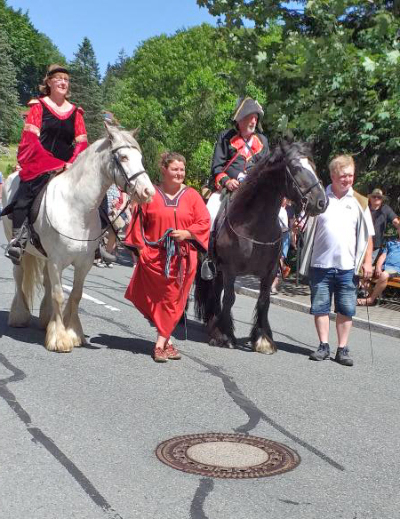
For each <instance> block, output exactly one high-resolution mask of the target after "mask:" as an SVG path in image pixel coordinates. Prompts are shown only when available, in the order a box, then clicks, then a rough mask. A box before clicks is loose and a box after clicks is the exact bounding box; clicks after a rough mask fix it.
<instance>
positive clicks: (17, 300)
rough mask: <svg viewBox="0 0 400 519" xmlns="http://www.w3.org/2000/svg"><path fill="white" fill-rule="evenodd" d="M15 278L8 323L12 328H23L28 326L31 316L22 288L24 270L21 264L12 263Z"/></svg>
mask: <svg viewBox="0 0 400 519" xmlns="http://www.w3.org/2000/svg"><path fill="white" fill-rule="evenodd" d="M13 275H14V280H15V289H16V291H15V295H14V299H13V302H12V304H11V310H10V313H9V315H8V325H9V326H12V327H14V328H23V327H25V326H28V324H29V320H30V318H31V312H30V310H29V306H28V302H27V300H26V297H25V294H24V292H23V290H22V282H23V279H24V271H23V267H22V264H21V265H14V270H13Z"/></svg>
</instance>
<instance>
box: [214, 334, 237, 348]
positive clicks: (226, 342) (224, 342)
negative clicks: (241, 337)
mask: <svg viewBox="0 0 400 519" xmlns="http://www.w3.org/2000/svg"><path fill="white" fill-rule="evenodd" d="M208 344H209V345H210V346H216V347H218V348H228V349H229V350H233V349H234V348H235V345H236V341H235V340H234V339H230V338H229V337H227V336H226V335H223V336H221V337H218V338H216V337H212V338H211V339H210V340H209V342H208Z"/></svg>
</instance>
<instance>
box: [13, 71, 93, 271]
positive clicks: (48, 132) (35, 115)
mask: <svg viewBox="0 0 400 519" xmlns="http://www.w3.org/2000/svg"><path fill="white" fill-rule="evenodd" d="M39 90H40V92H41V94H42V96H41V97H40V98H39V99H33V100H31V101H30V102H29V103H28V106H29V107H30V110H29V113H28V115H27V118H26V121H25V126H24V129H23V133H22V139H21V143H20V145H19V148H18V155H17V160H18V163H19V166H20V168H21V169H20V171H19V176H20V185H19V188H18V191H17V193H16V195H15V197H14V199H13V201H12V202H11V204H10V205H11V206H12V221H13V239H12V240H11V241H10V243H9V245H8V247H7V248H6V256H7V257H9V258H10V259H11V261H12V262H13V263H14V264H15V265H19V263H20V261H21V258H22V254H23V252H24V250H25V247H26V244H27V241H28V238H29V228H28V225H29V213H30V209H31V207H32V204H33V201H34V199H35V198H36V196H37V195H38V194H39V192H40V191H41V190H42V188H43V187H44V186H45V185H46V183H47V182H48V180H49V179H50V174H51V173H55V172H61V171H64V170H66V169H68V167H70V165H71V164H72V163H73V162H74V160H75V159H76V157H77V156H78V155H79V153H81V152H82V151H83V150H85V149H86V148H87V135H86V129H85V123H84V120H83V110H82V108H77V107H76V106H75V105H73V104H71V103H70V102H69V101H68V98H69V97H70V91H69V72H68V70H67V69H66V68H65V67H63V66H60V65H56V64H54V65H50V67H49V69H48V71H47V74H46V76H45V78H44V80H43V84H42V85H41V86H40V87H39Z"/></svg>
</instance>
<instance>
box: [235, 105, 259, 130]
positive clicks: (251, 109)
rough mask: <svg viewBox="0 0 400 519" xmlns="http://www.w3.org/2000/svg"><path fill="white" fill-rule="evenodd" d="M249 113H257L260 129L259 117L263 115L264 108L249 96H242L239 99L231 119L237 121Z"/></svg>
mask: <svg viewBox="0 0 400 519" xmlns="http://www.w3.org/2000/svg"><path fill="white" fill-rule="evenodd" d="M250 114H257V115H258V123H257V126H258V129H259V130H260V131H262V128H261V124H260V119H261V118H262V117H264V110H263V109H262V106H261V105H260V103H259V102H258V101H256V100H255V99H252V98H251V97H243V98H241V99H239V101H238V103H237V105H236V109H235V113H234V114H233V117H232V120H233V121H234V122H235V123H238V122H239V121H241V120H242V119H244V118H245V117H246V116H248V115H250Z"/></svg>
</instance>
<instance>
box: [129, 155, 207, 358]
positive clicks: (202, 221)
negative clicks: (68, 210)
mask: <svg viewBox="0 0 400 519" xmlns="http://www.w3.org/2000/svg"><path fill="white" fill-rule="evenodd" d="M185 165H186V161H185V158H184V157H183V156H182V155H179V154H178V153H164V154H163V155H162V157H161V174H162V180H161V183H160V185H159V186H158V187H156V194H155V197H154V199H153V201H152V202H150V203H149V204H143V205H142V207H141V209H137V210H136V211H135V213H134V215H133V217H132V221H131V224H130V226H129V228H128V230H127V237H126V241H127V243H128V244H130V245H133V246H134V247H136V248H137V249H138V251H139V260H138V263H137V265H136V268H135V270H134V273H133V276H132V279H131V282H130V284H129V286H128V288H127V290H126V294H125V297H126V298H127V299H129V300H130V301H132V303H133V304H134V305H135V306H136V308H137V309H138V310H139V311H140V312H141V313H142V314H143V315H144V316H145V317H146V318H147V319H149V320H150V321H151V322H152V323H154V325H155V326H156V328H157V332H158V336H157V342H156V344H155V348H154V352H153V358H154V360H155V361H156V362H166V361H167V360H168V359H173V360H178V359H180V358H181V357H180V354H179V352H178V350H177V349H176V348H175V347H174V346H173V344H172V342H171V339H170V337H171V333H172V332H173V330H174V328H175V327H176V325H177V324H178V321H179V319H180V318H181V316H182V314H183V312H184V310H185V306H186V301H187V298H188V296H189V290H190V287H191V285H192V283H193V280H194V277H195V274H196V267H197V250H200V251H202V252H205V251H207V247H208V239H209V234H210V216H209V212H208V210H207V208H206V206H205V204H204V202H203V200H202V198H201V196H200V195H199V194H198V193H197V191H195V190H194V189H192V188H190V187H187V186H185V184H184V183H183V182H184V179H185ZM163 236H165V239H162V240H161V242H159V243H158V244H157V245H155V243H156V242H158V241H159V240H160V238H162V237H163ZM149 242H151V243H152V244H153V245H151V244H149ZM171 247H172V249H171Z"/></svg>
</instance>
